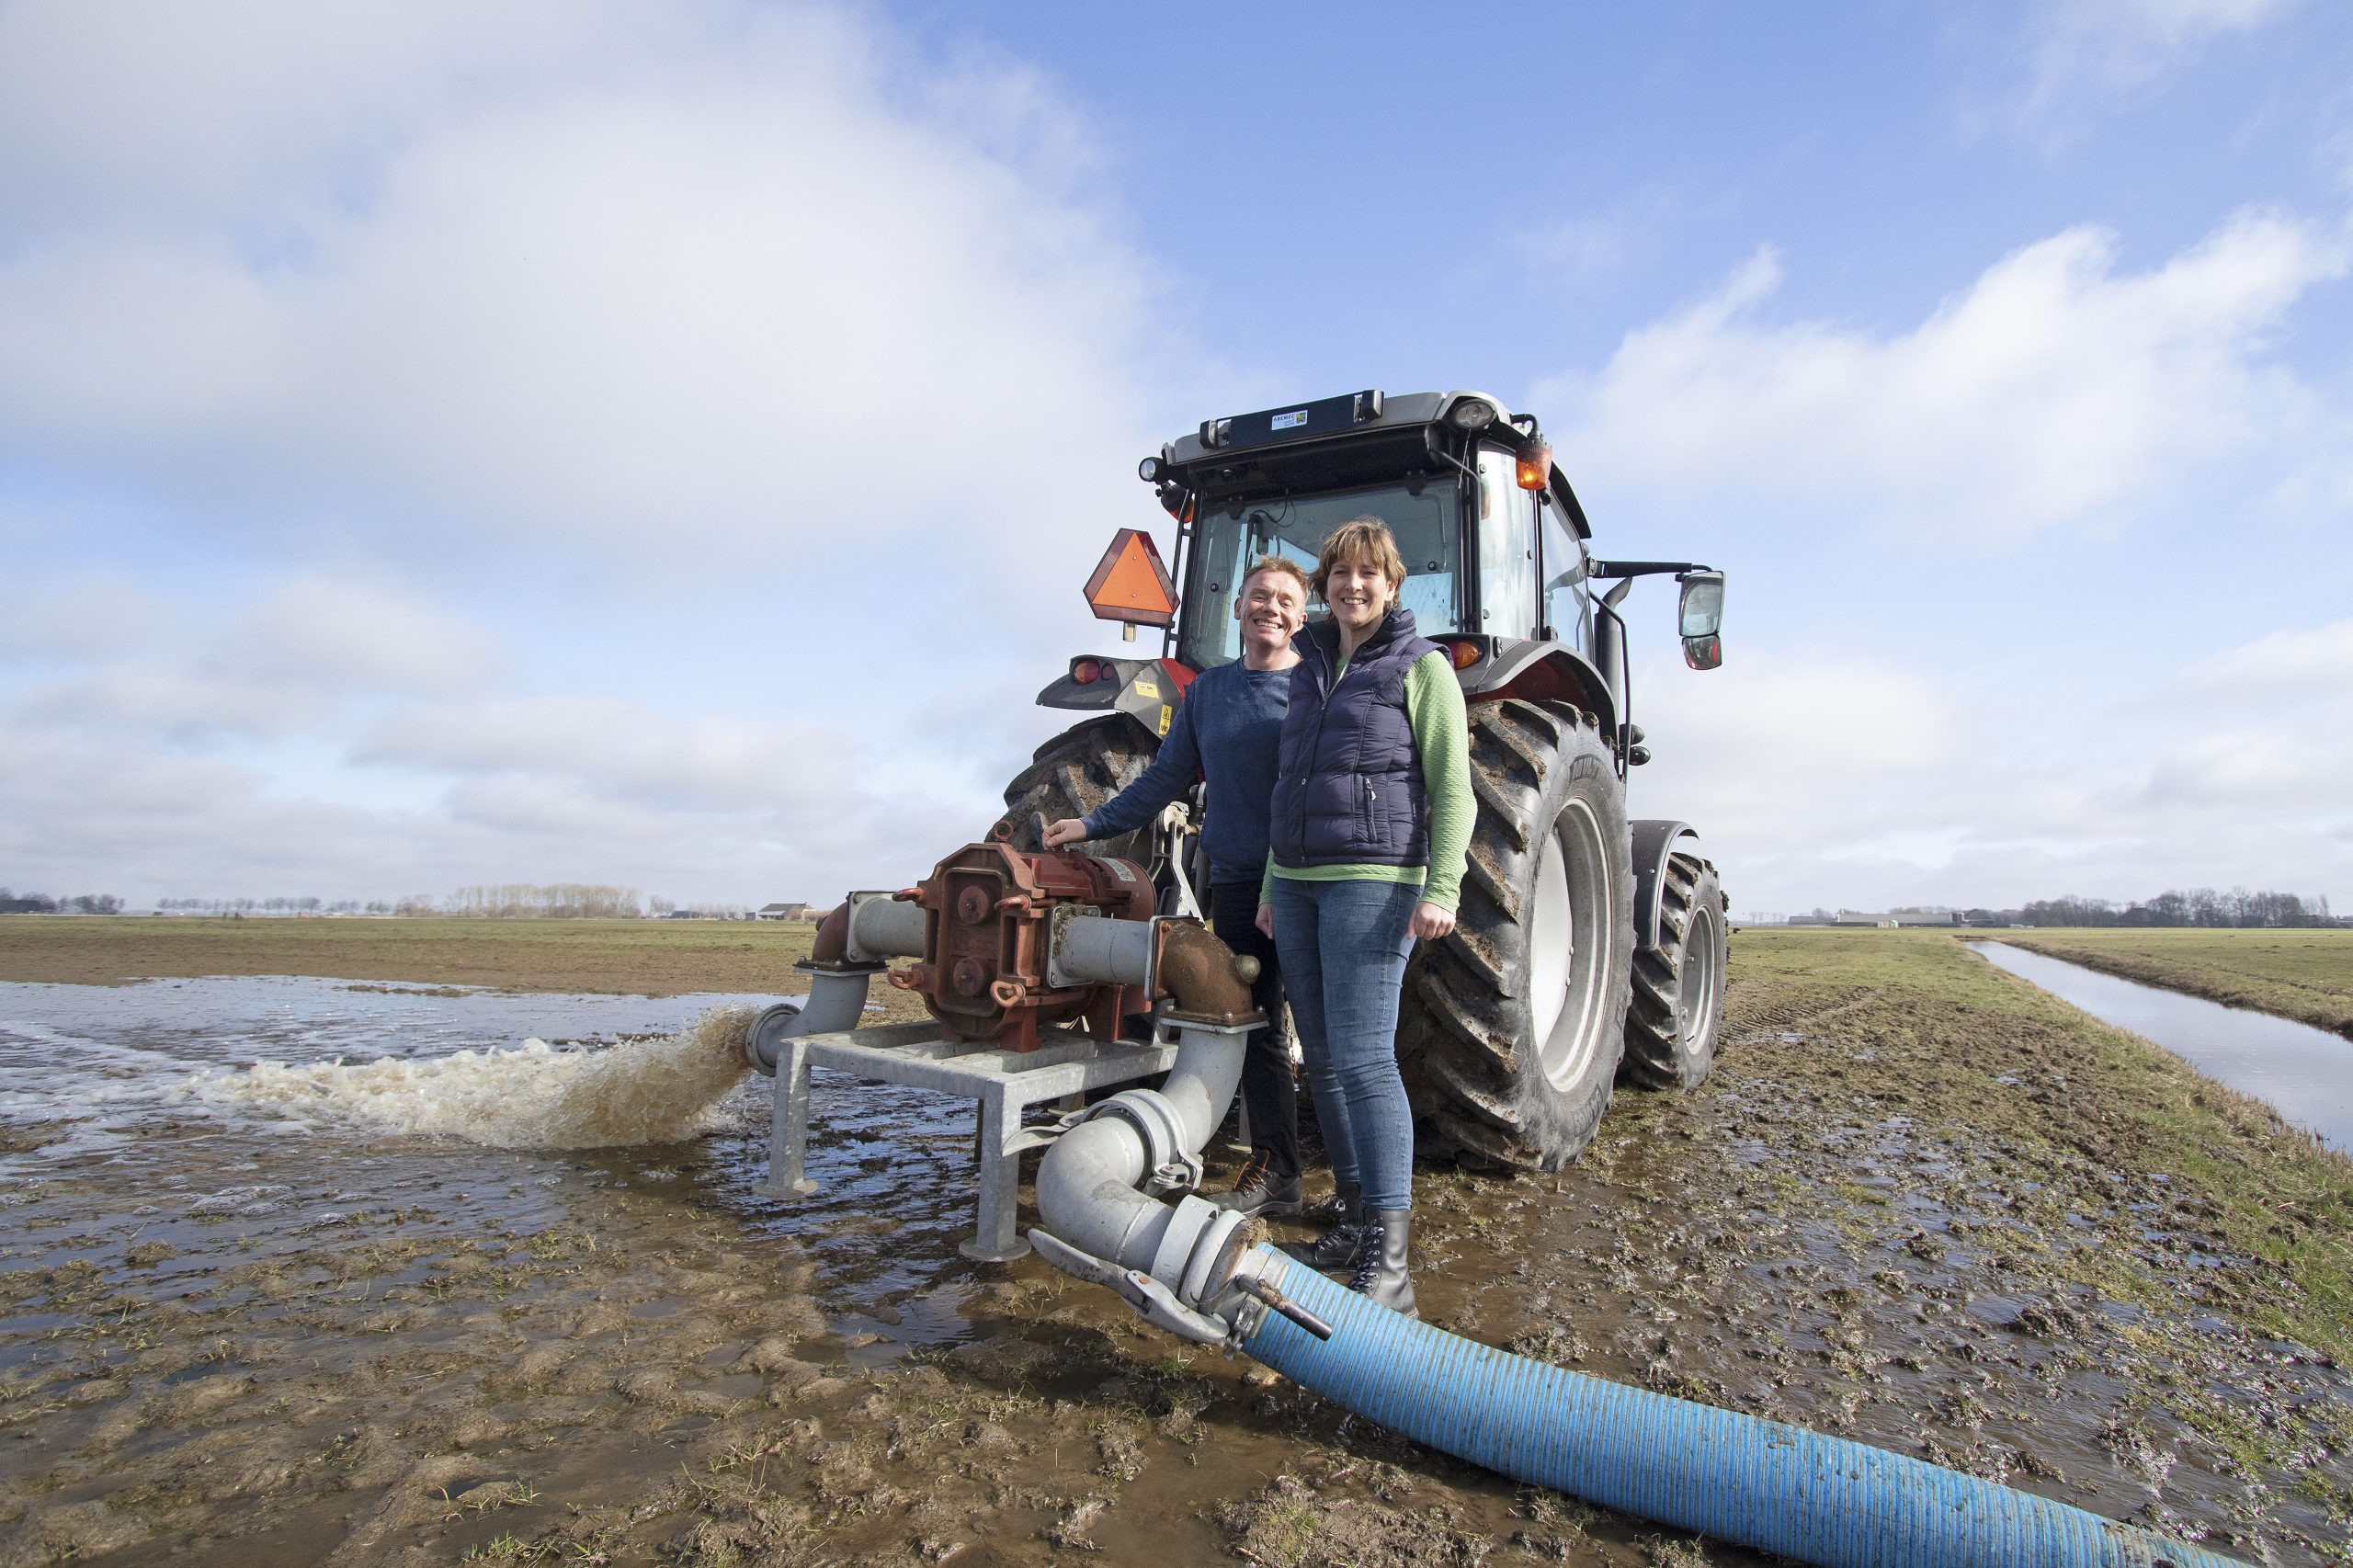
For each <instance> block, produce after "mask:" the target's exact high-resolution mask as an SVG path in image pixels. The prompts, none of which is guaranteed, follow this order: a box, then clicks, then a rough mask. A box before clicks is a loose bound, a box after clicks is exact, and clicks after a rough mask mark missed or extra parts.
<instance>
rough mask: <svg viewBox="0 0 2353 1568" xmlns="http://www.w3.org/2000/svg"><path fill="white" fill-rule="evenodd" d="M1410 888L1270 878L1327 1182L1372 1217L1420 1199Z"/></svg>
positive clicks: (1415, 891)
mask: <svg viewBox="0 0 2353 1568" xmlns="http://www.w3.org/2000/svg"><path fill="white" fill-rule="evenodd" d="M1421 901H1422V890H1421V889H1420V888H1418V887H1415V886H1413V885H1411V884H1408V883H1405V882H1384V881H1344V882H1310V881H1299V880H1296V879H1294V878H1290V877H1277V878H1275V879H1274V895H1273V899H1272V903H1273V904H1274V910H1275V948H1276V950H1277V951H1278V952H1279V953H1280V954H1281V955H1282V960H1283V989H1284V991H1285V992H1287V993H1288V994H1290V1016H1291V1021H1292V1022H1293V1023H1295V1024H1297V1025H1298V1026H1299V1048H1300V1053H1301V1054H1302V1056H1304V1057H1305V1058H1306V1059H1307V1087H1308V1091H1309V1092H1310V1093H1311V1094H1312V1095H1313V1096H1314V1098H1315V1119H1316V1120H1317V1121H1319V1122H1321V1123H1322V1124H1323V1128H1324V1149H1325V1151H1326V1152H1327V1153H1330V1154H1331V1156H1332V1176H1333V1178H1334V1179H1335V1180H1336V1181H1337V1182H1338V1183H1339V1184H1340V1185H1341V1186H1343V1187H1357V1188H1358V1189H1359V1190H1360V1191H1361V1192H1362V1193H1363V1194H1364V1206H1365V1207H1366V1208H1367V1209H1368V1210H1397V1209H1407V1208H1411V1207H1412V1206H1413V1201H1414V1115H1413V1111H1412V1109H1411V1108H1409V1107H1408V1106H1407V1105H1406V1103H1405V1085H1404V1080H1403V1079H1401V1078H1399V1077H1398V1076H1397V988H1398V986H1399V984H1400V983H1402V982H1403V981H1404V977H1405V959H1406V956H1407V955H1408V954H1410V953H1411V952H1412V951H1413V950H1414V936H1413V931H1412V924H1411V923H1412V921H1413V918H1414V906H1415V904H1417V903H1420V902H1421Z"/></svg>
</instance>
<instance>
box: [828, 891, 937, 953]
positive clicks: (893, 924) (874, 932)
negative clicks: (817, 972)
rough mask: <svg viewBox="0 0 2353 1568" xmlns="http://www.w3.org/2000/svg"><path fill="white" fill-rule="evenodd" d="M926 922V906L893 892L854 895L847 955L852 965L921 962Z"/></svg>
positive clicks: (850, 900)
mask: <svg viewBox="0 0 2353 1568" xmlns="http://www.w3.org/2000/svg"><path fill="white" fill-rule="evenodd" d="M926 919H927V917H926V915H925V913H924V908H923V905H921V904H919V903H913V902H911V901H908V900H903V899H901V898H899V897H898V896H897V895H895V894H893V893H887V892H854V893H852V894H850V895H849V942H848V947H847V951H846V953H845V954H844V956H845V957H847V959H848V960H850V961H851V962H852V963H877V962H880V961H881V960H883V959H886V958H901V959H919V958H921V957H923V949H924V926H925V924H926Z"/></svg>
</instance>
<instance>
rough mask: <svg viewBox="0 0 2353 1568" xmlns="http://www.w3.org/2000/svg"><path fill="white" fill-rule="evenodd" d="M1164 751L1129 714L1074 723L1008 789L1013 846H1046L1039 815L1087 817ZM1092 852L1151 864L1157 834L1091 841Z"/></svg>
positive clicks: (1050, 818) (1035, 848) (1048, 818)
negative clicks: (1153, 838)
mask: <svg viewBox="0 0 2353 1568" xmlns="http://www.w3.org/2000/svg"><path fill="white" fill-rule="evenodd" d="M1159 750H1160V742H1159V741H1158V740H1157V739H1156V738H1154V736H1152V735H1149V734H1146V733H1144V727H1143V726H1142V724H1140V723H1138V722H1136V721H1135V720H1133V719H1131V718H1130V717H1128V715H1126V714H1125V713H1107V714H1105V715H1103V716H1102V717H1101V718H1099V719H1089V720H1087V721H1086V722H1085V723H1081V724H1073V725H1072V726H1071V727H1070V728H1069V729H1067V730H1064V731H1063V733H1061V734H1059V735H1056V736H1055V737H1054V738H1053V739H1051V740H1050V741H1048V742H1047V743H1046V744H1043V745H1041V746H1040V747H1039V748H1038V749H1037V751H1036V753H1035V754H1033V756H1031V758H1030V762H1029V767H1025V768H1023V769H1022V770H1021V771H1020V773H1018V774H1017V775H1016V776H1015V778H1014V780H1013V782H1012V783H1010V784H1007V785H1006V787H1005V812H1006V816H1007V817H1009V818H1011V819H1012V822H1013V846H1014V847H1015V848H1016V849H1026V850H1029V851H1031V852H1032V853H1034V852H1036V851H1038V850H1040V849H1042V848H1044V847H1045V846H1044V845H1042V844H1040V843H1039V842H1038V819H1039V818H1040V817H1041V816H1042V817H1043V818H1045V820H1046V821H1048V822H1050V823H1051V822H1056V821H1059V820H1061V819H1062V818H1063V817H1083V816H1085V815H1086V813H1087V812H1091V811H1093V810H1095V809H1096V808H1097V806H1100V805H1101V804H1102V803H1103V802H1104V801H1108V800H1109V799H1110V798H1111V797H1112V796H1114V795H1116V794H1118V793H1119V792H1120V790H1124V789H1126V788H1127V787H1128V786H1129V785H1131V784H1132V783H1134V782H1135V781H1136V779H1137V778H1138V776H1140V775H1141V774H1142V772H1143V770H1144V769H1145V768H1146V767H1149V766H1150V765H1151V763H1152V759H1153V756H1154V754H1156V753H1157V752H1158V751H1159ZM1086 849H1087V852H1088V853H1089V854H1092V855H1108V856H1111V857H1113V858H1118V859H1122V860H1133V861H1135V862H1136V863H1137V864H1138V865H1141V866H1147V867H1148V866H1151V865H1152V864H1153V860H1154V850H1153V843H1152V832H1151V830H1150V829H1149V828H1139V829H1137V830H1136V831H1135V832H1133V833H1122V834H1119V835H1115V836H1113V837H1110V838H1104V839H1096V840H1091V841H1089V842H1088V844H1087V845H1086Z"/></svg>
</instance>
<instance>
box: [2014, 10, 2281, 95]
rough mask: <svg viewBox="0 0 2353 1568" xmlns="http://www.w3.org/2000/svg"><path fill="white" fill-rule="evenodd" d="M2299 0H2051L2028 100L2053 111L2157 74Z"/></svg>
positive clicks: (2034, 36) (2040, 15)
mask: <svg viewBox="0 0 2353 1568" xmlns="http://www.w3.org/2000/svg"><path fill="white" fill-rule="evenodd" d="M2298 3H2299V0H2050V3H2048V4H2045V5H2043V6H2040V8H2039V9H2038V10H2037V11H2036V13H2035V14H2034V16H2033V17H2032V19H2031V20H2030V21H2029V24H2028V27H2027V30H2026V40H2025V43H2026V53H2027V62H2028V70H2029V78H2028V82H2027V85H2026V88H2025V98H2024V108H2025V109H2026V110H2027V112H2029V114H2037V115H2048V114H2050V113H2052V112H2055V111H2057V110H2059V109H2060V108H2063V107H2065V106H2066V105H2068V104H2069V103H2070V102H2071V101H2072V100H2075V99H2077V98H2080V97H2084V96H2086V95H2093V96H2109V95H2113V94H2115V93H2118V92H2122V91H2126V90H2129V89H2131V88H2135V87H2140V86H2143V85H2147V84H2148V83H2151V82H2153V81H2154V80H2156V79H2157V78H2158V77H2160V76H2163V75H2164V74H2166V73H2167V72H2169V71H2172V70H2174V69H2175V68H2177V67H2178V66H2179V65H2181V64H2182V63H2183V62H2186V61H2188V59H2190V58H2191V57H2192V56H2193V55H2194V54H2195V53H2196V52H2197V51H2198V50H2199V49H2200V48H2201V47H2202V46H2205V45H2208V44H2211V42H2212V41H2213V40H2217V39H2221V38H2225V37H2228V36H2230V35H2232V34H2235V33H2245V32H2251V31H2253V30H2255V29H2256V28H2260V27H2263V26H2265V25H2266V24H2268V23H2270V22H2272V21H2275V20H2277V19H2278V18H2279V17H2283V16H2285V15H2286V14H2287V13H2288V12H2289V11H2290V10H2292V9H2294V7H2295V6H2296V5H2297V4H2298Z"/></svg>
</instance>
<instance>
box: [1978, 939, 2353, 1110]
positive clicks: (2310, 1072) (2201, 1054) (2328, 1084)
mask: <svg viewBox="0 0 2353 1568" xmlns="http://www.w3.org/2000/svg"><path fill="white" fill-rule="evenodd" d="M1972 946H1974V947H1975V948H1976V949H1977V950H1978V951H1979V952H1980V953H1983V954H1984V956H1985V957H1986V958H1987V959H1989V960H1992V961H1993V962H1995V963H1996V964H1999V965H2000V966H2001V967H2002V968H2004V969H2006V970H2007V971H2010V972H2011V973H2012V974H2015V975H2017V976H2018V978H2019V979H2021V980H2026V981H2030V982H2032V983H2034V984H2036V985H2039V986H2040V987H2041V988H2042V989H2043V990H2045V991H2048V992H2050V993H2051V994H2052V995H2054V996H2056V997H2058V998H2059V999H2060V1000H2061V1001H2063V1002H2065V1003H2067V1004H2069V1005H2070V1006H2075V1007H2080V1008H2082V1009H2083V1010H2084V1011H2085V1012H2086V1013H2089V1014H2090V1015H2091V1016H2092V1017H2096V1018H2097V1019H2099V1020H2100V1021H2101V1022H2103V1023H2109V1024H2114V1025H2115V1026H2116V1027H2117V1028H2120V1029H2130V1030H2131V1031H2132V1032H2133V1033H2134V1034H2137V1035H2139V1036H2140V1037H2141V1038H2142V1039H2143V1040H2154V1042H2155V1043H2157V1044H2158V1045H2161V1046H2163V1047H2165V1049H2166V1050H2167V1051H2172V1052H2173V1053H2174V1054H2175V1055H2176V1056H2178V1057H2180V1058H2181V1059H2182V1060H2183V1061H2185V1062H2188V1063H2189V1064H2190V1065H2191V1066H2192V1067H2195V1068H2197V1069H2198V1070H2199V1071H2200V1073H2203V1074H2206V1075H2207V1076H2208V1077H2210V1078H2213V1079H2216V1080H2218V1081H2220V1082H2222V1083H2224V1084H2227V1085H2230V1086H2231V1087H2232V1088H2234V1089H2236V1090H2238V1091H2239V1092H2240V1093H2242V1094H2247V1095H2253V1096H2256V1097H2257V1098H2258V1099H2262V1100H2266V1101H2268V1102H2269V1103H2270V1104H2271V1106H2272V1107H2273V1108H2276V1109H2277V1110H2278V1111H2279V1114H2280V1115H2281V1116H2282V1117H2284V1118H2286V1119H2288V1120H2289V1121H2290V1122H2291V1123H2293V1124H2294V1125H2296V1126H2298V1127H2302V1128H2304V1129H2306V1130H2307V1131H2312V1132H2314V1133H2317V1134H2319V1136H2320V1137H2321V1138H2322V1139H2323V1140H2324V1141H2325V1142H2329V1143H2331V1144H2334V1145H2335V1146H2336V1147H2337V1148H2339V1149H2342V1150H2346V1151H2347V1152H2348V1153H2353V1040H2345V1039H2343V1038H2342V1037H2340V1036H2337V1035H2333V1034H2330V1033H2328V1032H2327V1031H2326V1030H2325V1029H2316V1028H2313V1027H2312V1026H2311V1025H2310V1024H2300V1023H2297V1022H2295V1021H2294V1020H2293V1019H2290V1018H2279V1017H2272V1016H2271V1015H2270V1014H2268V1013H2256V1012H2250V1011H2248V1010H2246V1009H2245V1008H2241V1007H2225V1006H2222V1004H2221V1003H2219V1002H2209V1001H2207V1000H2206V999H2205V998H2204V997H2202V996H2186V995H2183V994H2181V993H2180V992H2178V991H2165V990H2162V989H2160V988H2158V987H2156V986H2154V985H2143V984H2141V983H2139V982H2137V981H2131V980H2123V979H2120V978H2119V977H2117V976H2115V975H2112V974H2102V973H2100V972H2099V971H2097V970H2090V969H2086V968H2084V967H2083V966H2082V965H2081V964H2072V963H2067V962H2065V961H2063V960H2059V959H2054V958H2051V957H2049V956H2047V955H2045V954H2042V953H2038V952H2030V951H2029V950H2028V949H2024V948H2018V947H2012V946H2011V945H2010V944H2008V943H2006V942H1977V943H1974V944H1972Z"/></svg>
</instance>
